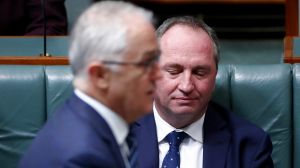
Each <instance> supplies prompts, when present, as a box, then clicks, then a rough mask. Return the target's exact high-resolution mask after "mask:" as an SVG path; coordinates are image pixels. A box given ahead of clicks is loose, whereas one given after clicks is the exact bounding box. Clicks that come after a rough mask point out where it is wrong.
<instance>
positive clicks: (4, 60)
mask: <svg viewBox="0 0 300 168" xmlns="http://www.w3.org/2000/svg"><path fill="white" fill-rule="evenodd" d="M0 64H6V65H69V59H68V58H67V57H29V56H28V57H12V56H0Z"/></svg>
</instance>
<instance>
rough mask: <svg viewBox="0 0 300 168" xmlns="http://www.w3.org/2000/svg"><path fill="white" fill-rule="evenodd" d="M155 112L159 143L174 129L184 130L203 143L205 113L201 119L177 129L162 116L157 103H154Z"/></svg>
mask: <svg viewBox="0 0 300 168" xmlns="http://www.w3.org/2000/svg"><path fill="white" fill-rule="evenodd" d="M153 112H154V120H155V123H156V130H157V140H158V143H160V142H162V141H163V140H164V138H165V137H166V136H167V135H168V134H169V133H170V132H172V131H174V130H177V131H184V132H185V133H187V134H188V135H189V136H190V137H191V138H192V139H194V140H195V141H198V142H200V143H203V122H204V118H205V113H204V115H203V116H202V117H201V118H200V119H198V120H197V121H195V122H193V123H192V124H190V125H189V126H187V127H185V128H183V129H176V128H174V127H173V126H171V125H170V124H169V123H167V122H166V121H165V120H164V119H162V118H161V117H160V115H159V113H158V112H157V109H156V107H155V103H153Z"/></svg>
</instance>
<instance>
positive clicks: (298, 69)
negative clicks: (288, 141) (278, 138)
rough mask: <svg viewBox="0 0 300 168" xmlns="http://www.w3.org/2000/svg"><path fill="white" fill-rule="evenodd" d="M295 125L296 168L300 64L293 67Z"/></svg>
mask: <svg viewBox="0 0 300 168" xmlns="http://www.w3.org/2000/svg"><path fill="white" fill-rule="evenodd" d="M293 86H294V88H293V92H294V97H293V98H294V100H293V102H294V107H293V121H292V123H293V125H294V146H293V149H294V168H299V167H300V64H295V65H294V69H293Z"/></svg>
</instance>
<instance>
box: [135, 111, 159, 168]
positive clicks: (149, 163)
mask: <svg viewBox="0 0 300 168" xmlns="http://www.w3.org/2000/svg"><path fill="white" fill-rule="evenodd" d="M135 129H136V130H135V131H137V132H138V133H137V135H138V143H139V144H138V152H139V155H140V156H142V157H140V158H139V163H138V164H139V166H140V167H143V168H154V167H158V166H159V152H158V142H157V135H156V126H155V121H154V115H153V113H151V114H150V115H148V116H147V117H145V118H143V119H142V120H140V121H139V122H137V123H136V124H135Z"/></svg>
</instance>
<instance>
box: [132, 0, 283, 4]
mask: <svg viewBox="0 0 300 168" xmlns="http://www.w3.org/2000/svg"><path fill="white" fill-rule="evenodd" d="M131 1H133V2H147V3H157V4H188V3H193V4H196V3H197V4H285V0H131Z"/></svg>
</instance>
